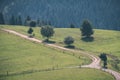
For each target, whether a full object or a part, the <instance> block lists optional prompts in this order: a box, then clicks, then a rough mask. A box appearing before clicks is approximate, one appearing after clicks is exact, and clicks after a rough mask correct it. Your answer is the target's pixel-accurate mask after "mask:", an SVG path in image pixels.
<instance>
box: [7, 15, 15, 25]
mask: <svg viewBox="0 0 120 80" xmlns="http://www.w3.org/2000/svg"><path fill="white" fill-rule="evenodd" d="M9 22H10V25H16V19H15V17H14V15H12V16H11V18H10V21H9Z"/></svg>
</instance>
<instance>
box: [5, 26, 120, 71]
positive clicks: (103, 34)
mask: <svg viewBox="0 0 120 80" xmlns="http://www.w3.org/2000/svg"><path fill="white" fill-rule="evenodd" d="M4 28H9V29H12V30H15V31H18V32H20V33H23V34H26V35H27V33H26V32H27V30H28V27H21V26H13V27H12V26H9V25H8V26H4ZM94 31H95V33H94V41H92V42H85V41H83V40H81V33H80V30H79V29H78V28H55V34H54V36H53V37H52V38H51V40H52V41H55V42H56V43H55V44H57V45H60V46H65V45H64V43H63V40H64V38H65V37H66V36H72V37H73V38H74V39H75V43H74V44H73V45H75V47H76V48H77V49H80V50H85V51H89V52H94V53H95V54H96V55H99V54H100V53H102V52H105V53H107V54H110V55H113V56H116V58H117V59H118V60H120V49H119V48H120V31H113V30H97V29H96V30H94ZM34 33H35V37H36V38H37V39H42V40H44V38H43V37H42V36H41V35H40V28H39V27H36V28H34ZM111 60H112V61H111ZM113 61H114V59H112V58H111V57H110V58H109V61H108V62H109V63H110V64H109V68H112V69H115V68H114V67H113V66H112V65H111V64H113V63H111V62H113ZM117 64H118V67H119V68H120V66H119V65H120V63H117ZM116 70H117V71H120V70H119V69H116Z"/></svg>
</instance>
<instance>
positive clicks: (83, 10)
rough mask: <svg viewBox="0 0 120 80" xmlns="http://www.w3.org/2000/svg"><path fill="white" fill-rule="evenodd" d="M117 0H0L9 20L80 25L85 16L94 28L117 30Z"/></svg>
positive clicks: (119, 1)
mask: <svg viewBox="0 0 120 80" xmlns="http://www.w3.org/2000/svg"><path fill="white" fill-rule="evenodd" d="M119 4H120V0H0V11H1V12H3V14H4V17H5V19H6V23H7V22H8V20H9V18H10V17H11V15H14V16H18V15H21V16H22V19H23V20H25V18H26V16H30V17H31V18H32V19H33V20H37V19H38V18H39V19H40V20H41V21H48V22H51V24H52V25H53V26H55V27H69V26H70V24H74V25H75V26H76V27H79V26H80V25H81V23H82V21H83V20H84V19H88V20H90V21H91V22H92V24H93V25H94V28H101V29H114V30H120V5H119Z"/></svg>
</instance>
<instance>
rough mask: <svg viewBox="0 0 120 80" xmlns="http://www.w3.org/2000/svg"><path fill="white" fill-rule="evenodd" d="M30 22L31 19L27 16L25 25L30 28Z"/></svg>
mask: <svg viewBox="0 0 120 80" xmlns="http://www.w3.org/2000/svg"><path fill="white" fill-rule="evenodd" d="M30 21H31V17H30V16H27V18H26V19H25V22H24V25H25V26H29V23H30Z"/></svg>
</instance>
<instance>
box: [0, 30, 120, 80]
mask: <svg viewBox="0 0 120 80" xmlns="http://www.w3.org/2000/svg"><path fill="white" fill-rule="evenodd" d="M1 30H3V31H5V32H8V33H12V34H14V35H17V36H19V37H22V38H25V39H27V40H30V41H33V42H37V43H42V41H41V40H38V39H35V38H29V37H28V36H26V35H23V34H21V33H18V32H16V31H13V30H8V29H1ZM45 44H46V45H48V46H50V47H54V48H59V49H61V50H66V51H71V52H77V53H78V52H79V53H81V54H84V55H87V56H89V57H90V58H91V59H92V63H90V64H89V65H82V66H81V67H84V68H95V69H100V70H103V71H106V72H108V73H110V74H112V75H113V76H114V77H115V78H116V80H120V73H118V72H116V71H113V70H111V69H102V68H101V66H100V59H99V57H97V56H95V55H92V54H90V53H88V52H85V51H80V50H73V49H68V48H64V47H61V46H58V45H55V44H48V43H45ZM77 67H80V66H73V67H67V68H77Z"/></svg>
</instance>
